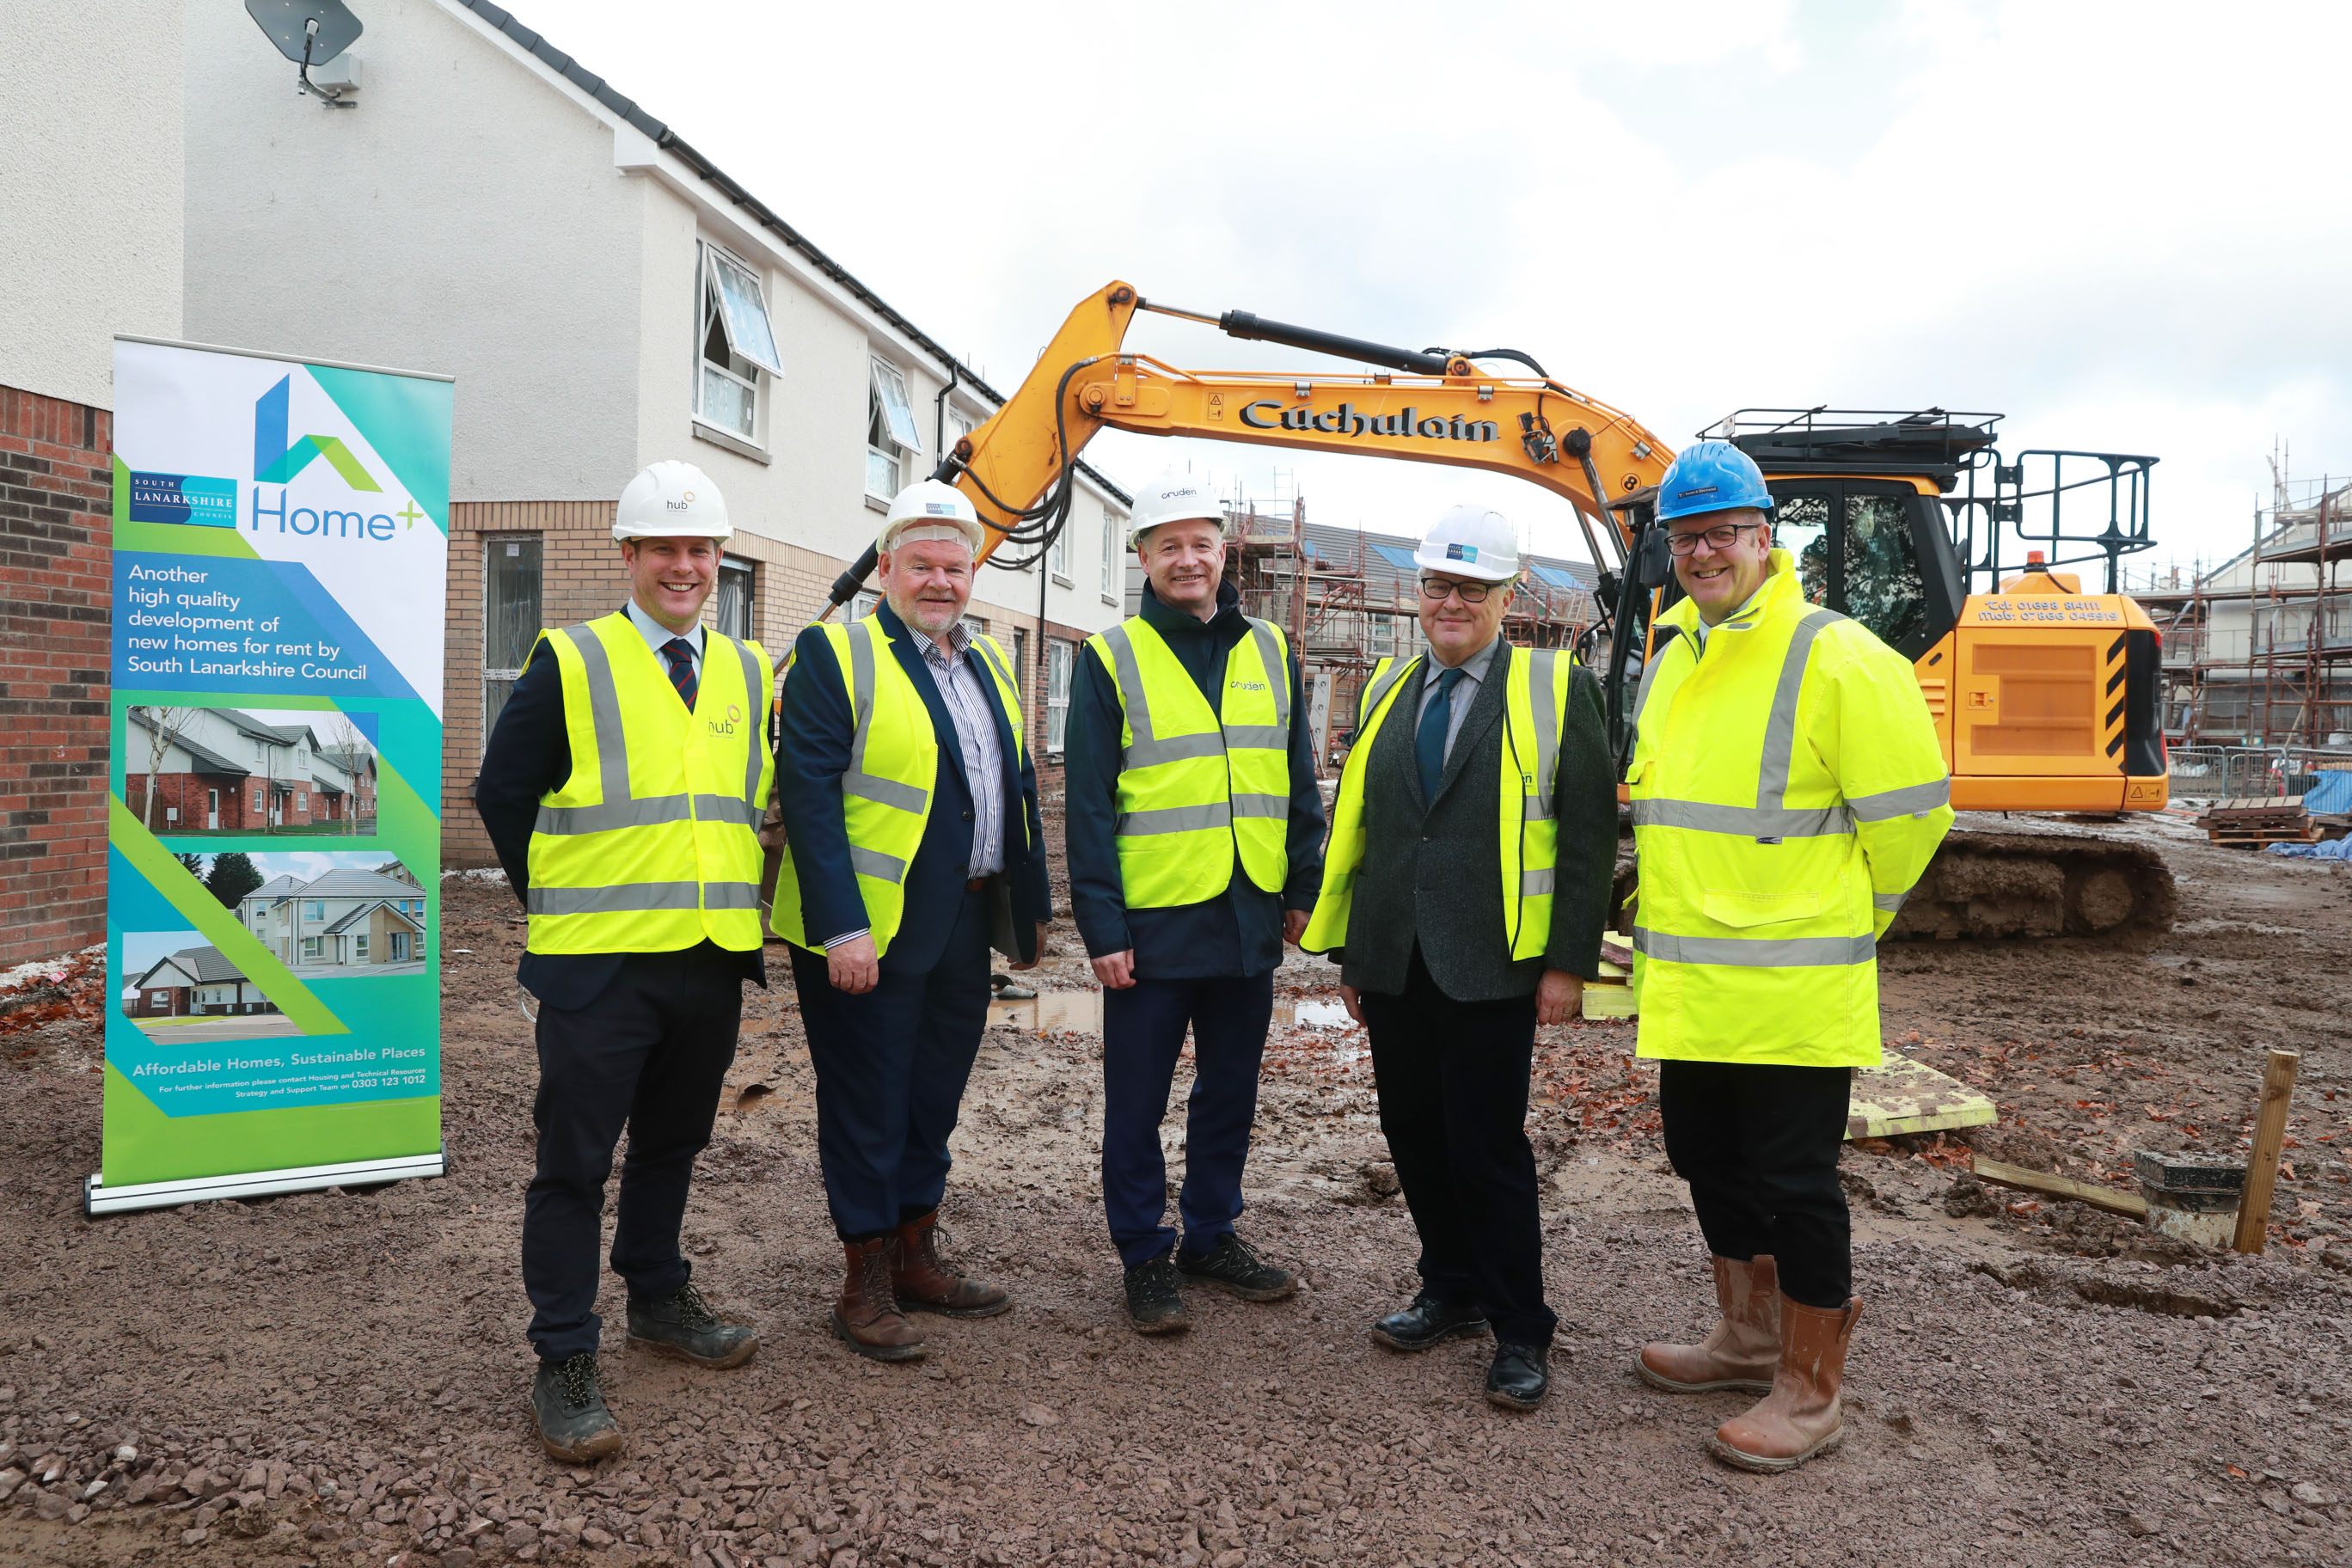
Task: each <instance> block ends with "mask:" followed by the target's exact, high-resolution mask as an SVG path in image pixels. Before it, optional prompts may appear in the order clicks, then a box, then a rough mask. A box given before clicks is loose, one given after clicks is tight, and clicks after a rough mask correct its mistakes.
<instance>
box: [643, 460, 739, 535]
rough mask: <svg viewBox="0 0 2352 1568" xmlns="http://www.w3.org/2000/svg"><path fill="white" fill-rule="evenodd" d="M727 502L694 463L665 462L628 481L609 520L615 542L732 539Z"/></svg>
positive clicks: (732, 530) (732, 532)
mask: <svg viewBox="0 0 2352 1568" xmlns="http://www.w3.org/2000/svg"><path fill="white" fill-rule="evenodd" d="M734 533H735V530H734V529H733V528H732V527H731V526H730V525H729V523H728V521H727V498H726V497H725V496H722V495H720V494H719V487H718V486H717V485H715V484H713V483H711V482H710V476H709V474H706V473H704V472H703V471H702V470H701V469H700V468H696V467H695V466H694V465H693V464H692V463H681V462H679V461H677V459H676V458H664V459H663V460H662V461H660V462H658V463H656V464H654V465H653V466H652V467H651V468H647V469H646V470H645V471H644V472H643V473H641V474H639V475H638V476H637V477H636V478H635V479H631V480H630V481H629V488H628V489H625V490H623V491H622V492H621V509H620V510H619V511H618V512H616V513H615V514H614V518H613V537H614V538H615V539H668V538H672V537H677V536H683V537H686V538H691V539H731V538H732V537H734Z"/></svg>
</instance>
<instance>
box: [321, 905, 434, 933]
mask: <svg viewBox="0 0 2352 1568" xmlns="http://www.w3.org/2000/svg"><path fill="white" fill-rule="evenodd" d="M391 903H392V900H390V899H371V900H368V901H367V902H366V903H364V904H362V905H360V906H359V907H358V908H357V909H354V910H352V912H351V913H349V914H347V915H345V916H344V917H343V918H342V919H341V920H339V921H336V922H335V923H334V924H332V925H331V926H329V927H328V928H327V934H328V935H329V936H337V935H340V934H341V933H342V932H343V931H346V930H348V929H349V928H350V927H352V926H353V925H356V924H358V923H359V922H360V921H363V920H365V919H367V917H368V916H369V915H370V914H372V913H373V912H374V911H375V910H380V909H385V908H387V907H388V906H389V905H390V904H391ZM391 913H392V918H393V919H394V920H396V921H399V922H400V923H401V924H403V925H404V926H406V927H408V929H409V930H411V931H416V930H417V929H418V927H417V924H416V921H415V918H414V917H412V916H409V915H404V914H403V913H401V912H400V911H399V910H396V909H395V910H391Z"/></svg>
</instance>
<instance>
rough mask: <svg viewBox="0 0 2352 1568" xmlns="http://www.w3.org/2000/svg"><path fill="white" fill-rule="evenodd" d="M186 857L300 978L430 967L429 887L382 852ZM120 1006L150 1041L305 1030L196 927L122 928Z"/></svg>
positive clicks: (367, 976) (375, 975)
mask: <svg viewBox="0 0 2352 1568" xmlns="http://www.w3.org/2000/svg"><path fill="white" fill-rule="evenodd" d="M180 863H181V864H182V865H184V866H185V867H186V868H188V872H189V874H190V875H191V876H194V878H195V879H197V880H198V881H200V882H202V883H204V885H205V889H206V890H208V891H209V892H210V893H211V894H212V895H213V897H215V899H218V900H220V901H221V904H222V907H224V908H226V909H227V910H230V911H232V912H233V913H234V914H235V915H236V922H237V924H239V925H240V926H243V927H244V928H245V929H246V930H247V931H249V932H250V933H252V935H253V937H254V940H256V941H257V942H260V943H261V945H262V946H263V947H265V948H267V949H268V951H269V952H270V953H271V954H272V955H273V956H275V957H276V958H277V959H278V961H279V962H280V963H284V964H285V965H286V967H287V968H289V969H290V970H292V971H293V972H294V974H295V977H296V978H297V979H299V980H300V981H302V982H303V983H304V984H312V983H315V982H319V981H328V980H376V979H386V978H390V977H392V976H394V975H404V974H422V973H425V954H424V943H425V898H426V894H425V889H422V888H420V887H418V886H417V884H416V879H415V877H414V876H412V875H411V874H410V873H409V870H408V868H407V867H405V866H404V865H402V864H401V863H400V862H399V861H397V860H386V859H384V858H382V857H381V856H376V855H364V854H353V853H350V852H347V851H346V852H338V853H333V854H326V853H320V852H315V851H301V850H298V851H294V852H292V853H289V854H282V855H281V854H261V855H255V854H246V853H243V852H241V851H237V850H229V851H226V852H224V853H222V854H219V855H210V856H207V855H197V854H188V853H183V854H182V855H181V856H180ZM122 973H123V977H124V978H123V986H122V996H121V1002H122V1012H123V1016H126V1017H128V1018H129V1019H130V1020H131V1022H132V1023H133V1024H135V1025H137V1026H139V1027H140V1028H141V1029H142V1030H143V1031H144V1032H145V1033H146V1034H147V1035H148V1037H150V1038H153V1039H162V1038H165V1036H164V1035H163V1033H162V1031H163V1030H167V1029H168V1030H171V1031H173V1033H172V1034H171V1035H170V1036H169V1038H171V1039H173V1040H180V1041H186V1042H188V1043H190V1044H194V1043H195V1042H196V1041H198V1040H244V1039H257V1038H260V1037H265V1036H270V1035H294V1034H299V1033H300V1032H301V1031H300V1030H299V1028H297V1027H296V1026H295V1025H294V1023H293V1022H292V1020H290V1019H289V1018H288V1017H286V1016H285V1015H284V1014H283V1013H281V1012H280V1011H279V1010H278V1004H277V1003H276V1002H274V1001H272V1000H271V999H270V998H269V996H268V993H267V992H265V991H264V990H263V989H262V987H261V985H260V984H258V983H257V981H255V980H254V978H253V977H252V976H250V975H248V974H247V973H245V972H244V970H243V969H242V968H241V967H240V966H239V965H238V963H236V961H235V960H234V959H231V958H230V957H228V956H227V955H226V954H225V953H223V952H221V950H220V949H219V948H217V947H215V946H214V945H213V944H211V943H210V942H206V941H205V939H204V937H203V936H202V935H200V934H199V933H197V932H195V931H125V932H123V934H122Z"/></svg>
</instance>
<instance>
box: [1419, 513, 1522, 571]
mask: <svg viewBox="0 0 2352 1568" xmlns="http://www.w3.org/2000/svg"><path fill="white" fill-rule="evenodd" d="M1412 563H1413V564H1414V565H1416V566H1418V567H1420V568H1421V569H1422V570H1423V571H1424V572H1444V573H1445V574H1448V575H1451V576H1454V577H1473V578H1475V579H1477V580H1478V581H1479V582H1481V583H1507V582H1508V581H1510V580H1511V579H1512V578H1514V577H1516V576H1517V575H1518V574H1519V531H1518V530H1517V529H1515V528H1513V527H1512V526H1511V520H1510V519H1509V518H1507V517H1505V516H1504V515H1503V514H1502V513H1501V512H1499V511H1493V510H1488V509H1487V508H1486V507H1483V506H1457V507H1455V508H1454V510H1451V511H1449V512H1447V513H1446V514H1445V515H1444V517H1441V518H1439V519H1438V520H1437V521H1436V522H1434V523H1433V524H1432V525H1431V526H1430V530H1429V531H1428V532H1427V533H1425V534H1423V535H1422V539H1421V548H1420V549H1418V550H1416V551H1414V552H1412Z"/></svg>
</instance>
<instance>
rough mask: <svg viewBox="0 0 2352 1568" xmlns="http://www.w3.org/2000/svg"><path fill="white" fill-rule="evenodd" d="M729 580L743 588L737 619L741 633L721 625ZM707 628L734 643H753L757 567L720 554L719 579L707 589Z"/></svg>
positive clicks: (756, 633) (756, 626)
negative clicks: (734, 581) (732, 579)
mask: <svg viewBox="0 0 2352 1568" xmlns="http://www.w3.org/2000/svg"><path fill="white" fill-rule="evenodd" d="M730 576H732V577H734V578H736V579H738V580H740V583H741V584H742V590H741V600H740V605H739V607H740V610H741V612H742V613H741V615H740V616H739V621H740V626H741V629H740V630H738V629H737V628H736V627H735V626H724V625H721V624H720V615H721V612H722V609H723V607H724V605H725V598H724V595H725V592H726V588H727V584H728V579H729V578H730ZM710 601H711V604H710V624H711V625H712V626H714V627H716V628H717V629H718V630H719V631H721V632H724V633H725V634H726V635H727V636H729V637H733V638H734V639H735V640H736V641H737V642H751V641H754V640H755V639H756V638H757V637H758V636H759V626H760V563H758V562H756V561H747V560H745V559H744V558H743V557H742V556H740V555H727V554H721V555H720V556H719V575H718V577H717V579H716V580H715V581H714V582H713V583H712V584H711V587H710Z"/></svg>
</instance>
